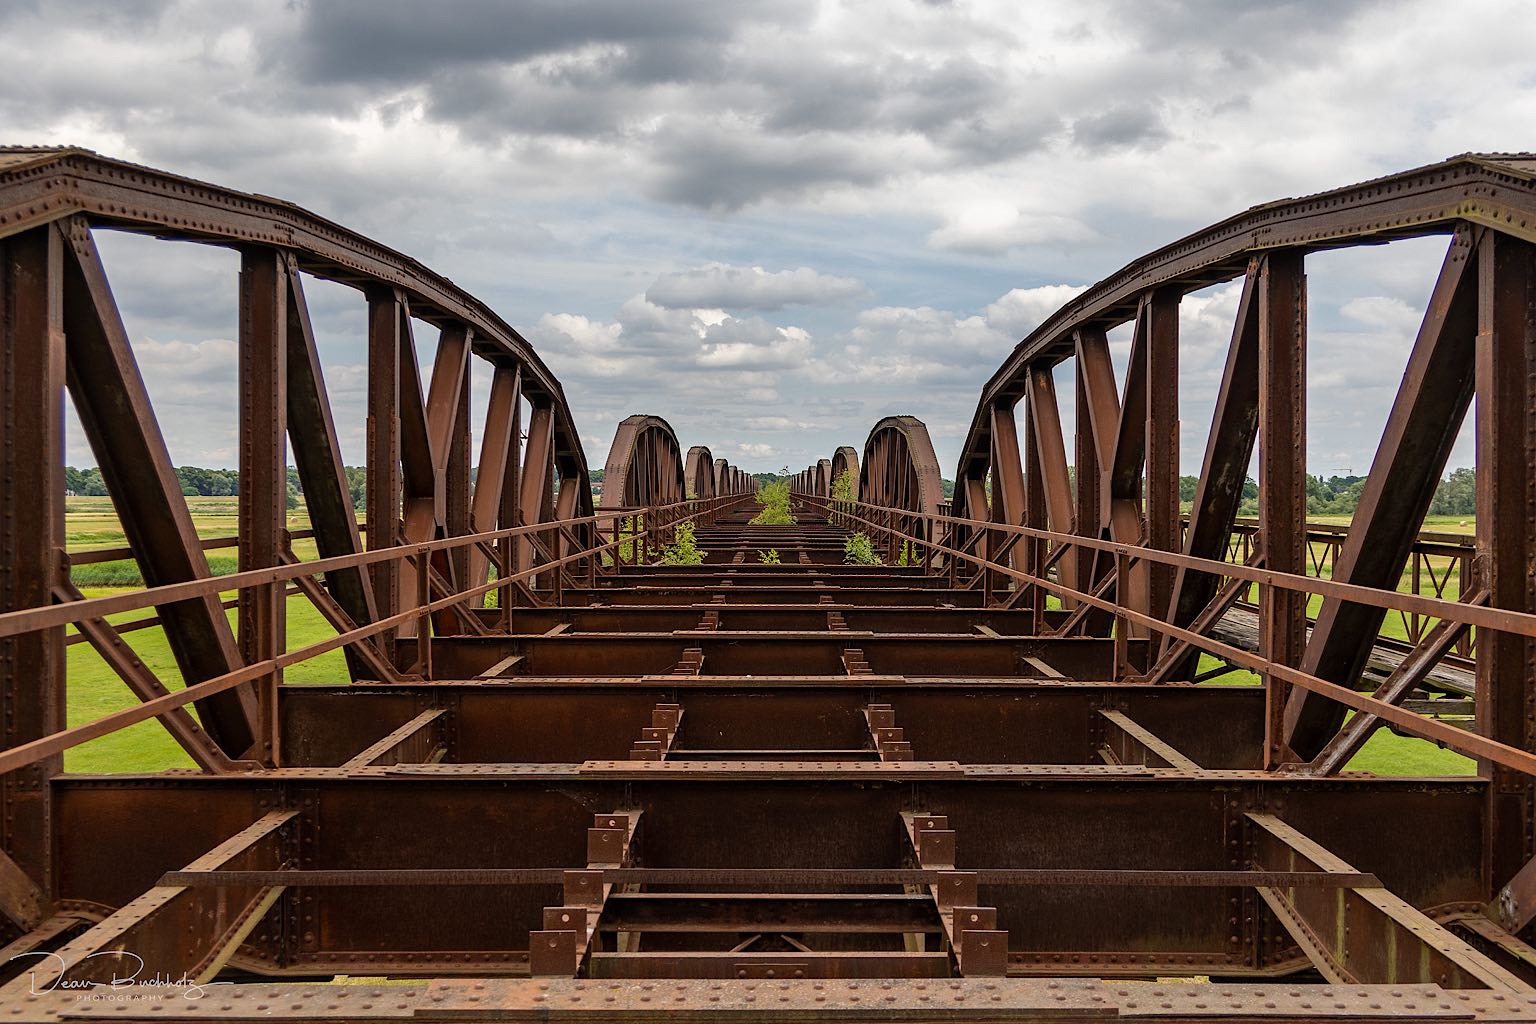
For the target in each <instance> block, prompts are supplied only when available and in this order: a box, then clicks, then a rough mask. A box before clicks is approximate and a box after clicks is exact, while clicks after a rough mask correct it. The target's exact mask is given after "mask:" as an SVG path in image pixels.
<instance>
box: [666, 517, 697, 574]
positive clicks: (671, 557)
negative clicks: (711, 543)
mask: <svg viewBox="0 0 1536 1024" xmlns="http://www.w3.org/2000/svg"><path fill="white" fill-rule="evenodd" d="M703 561H704V552H703V551H702V550H701V549H700V548H699V545H698V542H697V541H695V540H694V536H693V523H691V522H687V523H678V524H677V527H676V528H675V529H674V530H673V531H672V543H671V544H668V545H667V546H666V547H664V548H662V549H661V560H660V561H659V562H657V563H656V564H657V565H700V564H702V563H703Z"/></svg>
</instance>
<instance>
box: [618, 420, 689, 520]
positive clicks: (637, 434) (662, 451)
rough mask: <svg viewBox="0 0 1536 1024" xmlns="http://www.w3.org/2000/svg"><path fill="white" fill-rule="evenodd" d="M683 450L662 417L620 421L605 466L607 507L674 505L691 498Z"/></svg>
mask: <svg viewBox="0 0 1536 1024" xmlns="http://www.w3.org/2000/svg"><path fill="white" fill-rule="evenodd" d="M687 479H688V478H687V477H685V476H684V472H683V456H682V449H681V447H680V446H679V445H678V442H677V435H676V434H675V433H673V432H672V427H671V425H669V424H668V423H667V421H666V420H664V419H662V418H661V417H660V416H644V415H636V416H630V417H629V418H627V419H625V420H624V421H623V422H622V423H620V424H619V428H618V430H616V431H615V432H614V435H613V446H612V447H611V448H609V449H608V462H607V463H606V465H604V467H603V507H604V508H643V507H645V506H647V505H670V504H672V503H673V502H677V501H682V500H683V499H684V498H685V497H687V490H688V484H687V482H686V481H687Z"/></svg>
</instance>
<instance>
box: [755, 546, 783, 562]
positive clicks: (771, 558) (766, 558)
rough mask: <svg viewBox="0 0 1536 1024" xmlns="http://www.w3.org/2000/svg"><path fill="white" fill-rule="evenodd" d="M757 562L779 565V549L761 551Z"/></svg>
mask: <svg viewBox="0 0 1536 1024" xmlns="http://www.w3.org/2000/svg"><path fill="white" fill-rule="evenodd" d="M757 560H758V561H759V562H761V563H763V564H764V565H779V564H781V563H780V562H779V549H778V548H769V549H768V550H767V551H759V552H758V553H757Z"/></svg>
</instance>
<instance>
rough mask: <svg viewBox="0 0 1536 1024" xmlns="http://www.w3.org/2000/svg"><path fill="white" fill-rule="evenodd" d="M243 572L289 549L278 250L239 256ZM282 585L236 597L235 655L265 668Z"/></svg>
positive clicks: (265, 722)
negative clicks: (236, 638) (236, 648)
mask: <svg viewBox="0 0 1536 1024" xmlns="http://www.w3.org/2000/svg"><path fill="white" fill-rule="evenodd" d="M239 348H240V354H239V359H240V384H239V386H240V498H239V502H238V505H239V549H238V550H239V566H240V571H241V572H247V571H249V570H251V569H265V568H270V567H272V566H276V565H279V564H281V562H282V558H283V554H284V553H285V552H286V551H287V548H288V537H287V526H288V459H287V451H288V446H287V436H288V434H287V432H288V417H287V413H288V389H287V383H288V256H287V255H286V254H284V253H282V252H279V251H278V250H276V249H247V250H245V251H243V252H242V253H241V254H240V341H239ZM286 590H287V585H286V584H283V583H268V584H263V585H261V586H257V587H247V588H245V589H244V590H241V591H240V593H239V597H238V607H239V620H238V621H239V629H240V632H239V642H240V655H241V657H242V658H244V659H245V662H246V664H253V663H255V662H259V661H268V660H270V659H272V658H275V657H277V656H278V655H279V654H281V653H283V651H284V650H285V649H286V647H287V636H286V633H287V631H286V621H287V616H286V610H287V599H286V596H285V591H286ZM282 679H283V674H282V670H281V669H275V670H274V671H273V672H271V673H270V674H269V675H267V676H264V677H262V678H261V679H260V680H258V682H257V686H256V698H257V705H258V716H259V719H258V730H257V737H256V741H257V745H258V749H257V751H256V753H257V756H259V757H260V758H261V760H263V761H265V762H266V763H268V764H274V765H275V764H280V763H281V752H280V751H279V749H278V731H279V729H278V720H277V688H278V687H279V686H280V685H281V684H282Z"/></svg>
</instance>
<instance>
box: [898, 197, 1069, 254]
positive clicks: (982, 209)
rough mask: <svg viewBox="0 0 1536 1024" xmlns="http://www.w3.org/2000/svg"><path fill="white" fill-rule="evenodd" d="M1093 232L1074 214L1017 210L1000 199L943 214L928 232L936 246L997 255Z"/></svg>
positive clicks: (929, 239) (930, 240)
mask: <svg viewBox="0 0 1536 1024" xmlns="http://www.w3.org/2000/svg"><path fill="white" fill-rule="evenodd" d="M1095 238H1097V233H1096V232H1095V231H1094V230H1093V229H1092V228H1090V227H1089V226H1088V225H1087V224H1084V223H1083V222H1082V221H1080V220H1078V219H1077V218H1076V217H1072V216H1068V215H1066V214H1061V213H1045V212H1039V211H1030V210H1021V209H1019V208H1018V207H1016V206H1010V205H1008V204H1007V203H1004V202H992V203H977V204H974V205H968V206H965V207H962V208H961V209H960V210H957V211H955V212H953V213H950V214H948V215H947V216H946V218H945V222H944V224H943V226H941V227H939V228H937V229H935V230H934V231H933V232H931V233H930V234H929V235H928V244H929V245H931V246H934V247H935V248H938V249H952V250H954V251H956V252H964V253H975V254H978V255H983V256H1001V255H1004V254H1006V253H1008V252H1009V251H1010V250H1013V249H1022V248H1026V247H1029V246H1042V245H1050V244H1052V243H1058V242H1089V241H1093V240H1094V239H1095Z"/></svg>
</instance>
